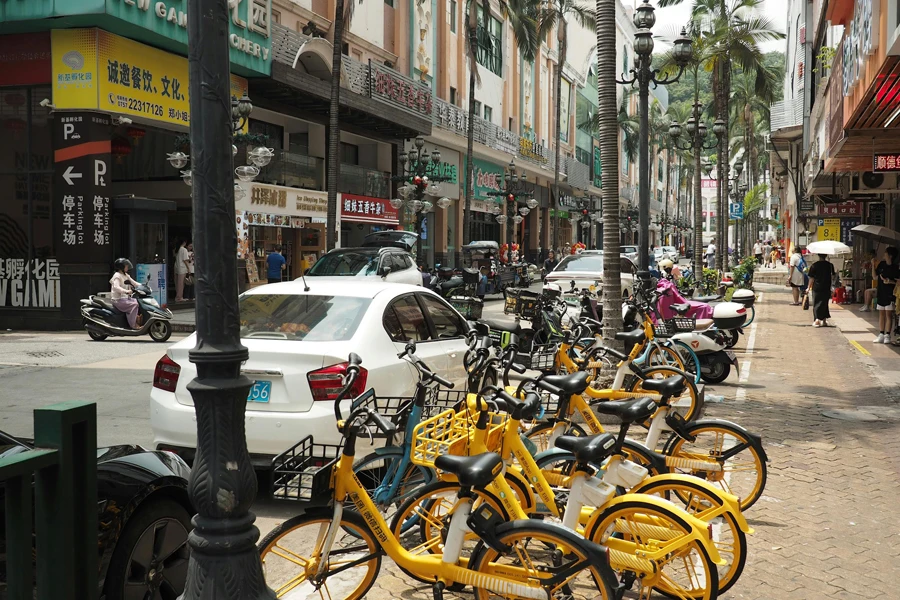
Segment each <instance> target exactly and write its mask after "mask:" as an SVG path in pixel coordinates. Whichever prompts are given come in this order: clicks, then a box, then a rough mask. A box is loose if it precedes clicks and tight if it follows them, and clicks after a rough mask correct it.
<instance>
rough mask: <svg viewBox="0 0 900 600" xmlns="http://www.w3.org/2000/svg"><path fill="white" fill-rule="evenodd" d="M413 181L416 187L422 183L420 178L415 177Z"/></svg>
mask: <svg viewBox="0 0 900 600" xmlns="http://www.w3.org/2000/svg"><path fill="white" fill-rule="evenodd" d="M413 181H414V182H415V183H416V185H419V184H420V183H422V178H421V177H419V176H418V175H416V178H415V179H413Z"/></svg>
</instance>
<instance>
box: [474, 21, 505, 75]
mask: <svg viewBox="0 0 900 600" xmlns="http://www.w3.org/2000/svg"><path fill="white" fill-rule="evenodd" d="M476 34H477V35H476V37H477V42H478V50H477V52H476V55H475V60H476V61H477V62H478V64H480V65H482V66H484V67H486V68H487V69H488V70H489V71H491V72H492V73H494V74H495V75H502V74H503V24H502V23H501V22H500V21H499V20H497V19H495V18H494V17H493V16H490V17H489V18H488V24H487V27H486V28H485V24H484V14H483V9H482V8H481V7H480V6H479V7H478V29H477V30H476Z"/></svg>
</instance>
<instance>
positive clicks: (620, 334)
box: [615, 329, 646, 352]
mask: <svg viewBox="0 0 900 600" xmlns="http://www.w3.org/2000/svg"><path fill="white" fill-rule="evenodd" d="M615 337H616V339H617V340H619V341H622V342H625V349H626V350H627V351H628V352H631V349H632V348H633V347H634V346H636V345H638V344H642V343H644V340H645V339H646V336H645V335H644V330H643V329H635V330H633V331H617V332H616V336H615Z"/></svg>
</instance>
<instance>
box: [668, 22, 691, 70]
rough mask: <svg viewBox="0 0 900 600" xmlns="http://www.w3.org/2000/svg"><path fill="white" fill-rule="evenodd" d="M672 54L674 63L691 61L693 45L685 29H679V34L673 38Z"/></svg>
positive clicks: (679, 63) (680, 63)
mask: <svg viewBox="0 0 900 600" xmlns="http://www.w3.org/2000/svg"><path fill="white" fill-rule="evenodd" d="M672 55H673V56H674V58H675V63H676V64H678V65H686V64H688V63H689V62H691V58H693V56H694V46H693V42H692V41H691V38H689V37H688V35H687V30H685V29H684V28H682V29H681V35H680V36H679V37H678V39H677V40H675V47H674V48H673V49H672Z"/></svg>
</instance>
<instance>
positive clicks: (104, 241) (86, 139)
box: [51, 112, 112, 264]
mask: <svg viewBox="0 0 900 600" xmlns="http://www.w3.org/2000/svg"><path fill="white" fill-rule="evenodd" d="M111 126H112V124H111V123H110V117H109V115H105V114H101V113H92V112H57V113H55V115H54V119H53V148H54V156H53V160H54V176H53V209H52V211H51V212H52V213H53V215H54V227H53V232H54V238H55V239H54V248H55V249H56V254H57V256H61V257H65V258H64V260H65V262H66V263H67V264H85V263H109V262H111V261H112V240H111V239H110V206H109V186H110V183H111V172H110V164H111V162H110V152H111V143H110V128H111Z"/></svg>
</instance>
